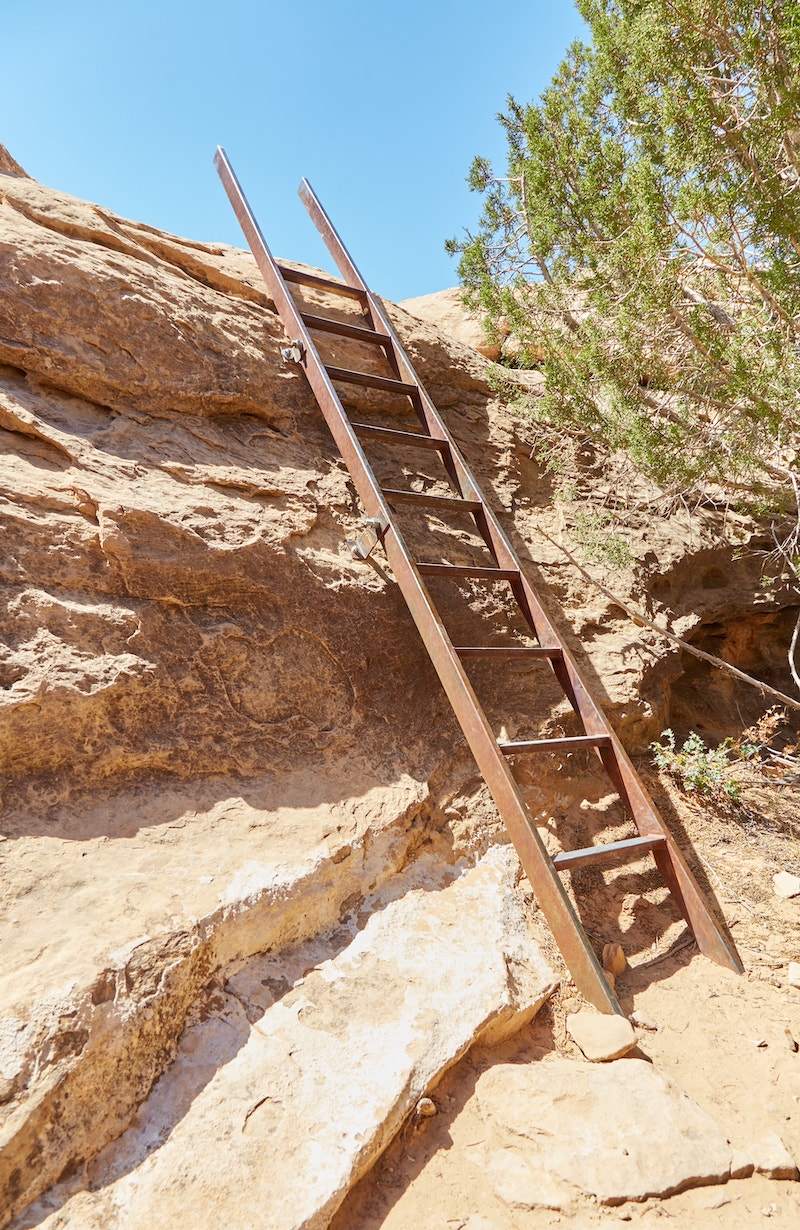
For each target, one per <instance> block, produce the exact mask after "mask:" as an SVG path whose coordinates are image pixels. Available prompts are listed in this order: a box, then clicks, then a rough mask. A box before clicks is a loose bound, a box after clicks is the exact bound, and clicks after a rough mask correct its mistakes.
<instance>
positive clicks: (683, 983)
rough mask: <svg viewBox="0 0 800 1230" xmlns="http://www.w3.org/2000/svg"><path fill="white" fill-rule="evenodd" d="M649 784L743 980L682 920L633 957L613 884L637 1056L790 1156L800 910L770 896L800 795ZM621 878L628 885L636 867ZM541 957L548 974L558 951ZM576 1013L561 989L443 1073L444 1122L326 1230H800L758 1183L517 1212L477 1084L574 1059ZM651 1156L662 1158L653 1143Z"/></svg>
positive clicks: (415, 1129) (781, 1200)
mask: <svg viewBox="0 0 800 1230" xmlns="http://www.w3.org/2000/svg"><path fill="white" fill-rule="evenodd" d="M651 785H652V786H653V788H654V793H655V794H656V798H657V802H658V803H659V805H660V806H662V807H664V809H665V811H667V812H671V813H672V815H673V817H675V818H677V822H678V823H679V824H680V825H681V826H682V827H683V828H684V829H685V831H686V833H687V835H688V836H689V838H690V840H691V842H692V844H693V846H694V849H695V851H696V854H697V856H698V861H699V866H698V863H697V862H696V864H695V865H696V867H698V870H699V872H700V874H702V873H703V871H705V873H706V876H707V882H708V884H709V885H710V887H711V888H712V891H713V893H714V896H715V897H716V901H717V903H718V904H719V906H720V907H721V909H722V911H723V913H724V915H725V918H726V921H727V923H728V926H729V928H730V930H731V934H732V935H733V936H734V937H735V939H736V943H737V945H738V947H739V951H740V954H741V957H742V959H743V962H744V965H745V974H744V976H741V977H740V976H737V975H735V974H732V973H730V972H728V971H726V970H723V969H720V968H718V967H717V966H715V965H713V964H712V963H711V962H709V961H707V960H706V959H705V958H703V957H702V956H701V955H699V953H698V952H697V950H696V948H695V947H694V945H693V944H692V943H691V941H689V942H687V939H688V937H687V933H686V931H685V928H684V927H683V924H682V923H681V922H678V921H674V920H673V921H670V920H669V919H666V920H665V921H667V926H666V928H664V929H663V930H662V931H661V934H660V936H659V938H658V939H657V940H656V941H655V943H654V944H652V946H651V947H650V949H649V950H647V949H646V948H643V947H642V946H641V945H639V951H638V952H634V951H632V949H633V948H635V947H636V946H637V945H636V944H634V943H633V942H630V943H629V942H626V939H625V912H626V909H627V910H628V912H629V913H630V912H631V895H630V894H628V895H623V894H622V893H621V892H615V891H614V885H613V879H612V878H611V877H607V879H608V880H609V883H608V884H607V886H606V887H607V889H610V892H608V893H607V898H608V899H610V901H611V903H612V906H614V907H616V912H615V917H614V918H613V919H612V918H611V916H610V915H609V914H607V919H606V921H607V924H609V926H610V925H611V923H614V924H615V925H616V927H617V929H618V931H619V932H620V934H621V939H622V942H623V946H624V947H626V949H627V951H628V955H629V958H630V959H631V966H630V968H629V969H628V970H627V971H626V973H625V974H624V975H623V976H622V977H621V978H620V980H619V982H618V986H617V989H618V993H619V995H620V1000H621V1002H622V1005H623V1008H624V1009H625V1011H628V1012H630V1011H633V1010H636V1011H637V1012H639V1013H644V1014H645V1015H646V1016H647V1017H648V1018H650V1020H651V1022H652V1023H653V1024H655V1025H657V1029H655V1030H641V1031H640V1046H639V1049H638V1051H636V1052H634V1055H637V1056H639V1057H642V1056H645V1057H647V1058H649V1059H650V1060H652V1062H653V1063H654V1064H656V1065H657V1066H658V1067H659V1068H660V1069H661V1070H662V1071H663V1072H665V1073H667V1074H668V1075H669V1076H671V1077H672V1078H673V1079H674V1080H675V1081H677V1083H678V1084H679V1085H680V1086H681V1088H682V1089H683V1090H685V1092H686V1093H688V1094H689V1095H690V1096H691V1097H692V1098H693V1099H695V1101H696V1102H697V1103H698V1104H699V1105H700V1106H701V1107H703V1109H705V1110H706V1111H707V1112H708V1113H709V1114H711V1115H712V1116H713V1118H714V1119H715V1120H716V1121H717V1122H718V1123H719V1124H720V1126H721V1127H722V1128H723V1129H724V1131H725V1133H726V1135H727V1136H728V1137H729V1139H730V1141H731V1143H732V1145H733V1146H734V1147H735V1148H738V1149H742V1150H744V1151H745V1152H747V1151H748V1149H749V1148H750V1147H751V1146H752V1145H753V1144H754V1143H755V1142H757V1141H758V1140H760V1139H761V1138H763V1137H764V1136H766V1135H767V1134H768V1133H772V1132H777V1133H778V1134H779V1135H780V1136H781V1137H782V1138H783V1140H784V1142H785V1144H786V1145H787V1147H788V1149H789V1150H790V1152H791V1153H792V1155H793V1156H794V1157H795V1159H800V1052H795V1051H794V1050H793V1049H792V1046H791V1042H790V1040H789V1039H788V1038H787V1035H786V1031H787V1030H788V1031H789V1033H790V1034H791V1035H792V1036H793V1038H794V1039H797V1040H798V1041H800V990H797V989H794V988H793V987H791V986H789V985H788V983H786V982H785V977H786V971H787V966H788V963H789V961H793V960H798V959H800V898H795V899H793V900H789V901H785V900H781V899H780V898H779V897H777V896H776V895H775V893H774V889H773V884H772V876H773V875H774V874H775V873H776V872H777V871H780V870H783V869H788V870H790V871H793V872H795V873H797V872H798V871H799V870H800V842H799V841H798V839H797V837H796V835H795V832H794V827H793V826H794V818H795V817H796V815H797V802H798V793H797V788H796V786H791V785H790V786H777V787H776V786H775V785H774V784H772V783H770V782H769V781H768V780H767V779H765V778H763V777H759V775H758V774H755V773H751V774H750V782H749V784H746V785H745V788H744V792H743V798H742V805H741V806H739V807H738V808H730V807H728V806H726V805H725V804H723V803H709V802H700V801H698V800H696V799H694V798H693V797H690V796H686V795H684V794H682V792H681V791H680V790H679V789H678V788H677V787H676V786H675V785H674V784H673V783H672V782H671V781H669V779H664V778H662V779H661V781H660V782H659V780H658V779H655V780H653V779H651ZM625 870H626V872H627V873H628V874H629V873H630V867H629V868H628V869H625ZM600 891H601V886H597V885H595V886H594V887H592V888H591V889H590V891H589V892H588V893H587V894H585V896H584V898H583V900H582V897H581V892H580V888H579V887H578V889H577V894H576V895H577V899H578V901H579V903H581V904H582V905H583V906H584V911H583V912H584V914H586V913H587V912H588V913H589V914H593V915H594V914H595V912H596V910H595V907H596V898H597V896H598V894H599V893H600ZM647 896H648V897H649V898H650V916H651V918H650V920H651V921H652V915H653V912H654V911H656V910H657V911H658V913H660V914H661V915H662V916H664V915H665V914H668V912H669V909H670V907H669V903H667V902H663V900H662V903H661V905H660V906H659V905H658V904H656V905H655V906H654V905H653V897H654V894H653V893H652V892H651V893H649V894H648V895H647ZM655 896H656V898H657V896H658V895H657V894H655ZM639 900H640V901H642V902H643V901H645V898H640V899H639ZM620 904H621V908H620ZM606 909H607V910H608V909H609V906H608V903H607V905H606ZM634 910H635V902H634ZM644 913H645V916H647V910H645V911H644ZM607 933H609V934H610V931H608V932H607ZM628 935H629V937H630V939H631V941H632V940H633V938H634V937H635V936H637V935H638V932H637V931H636V929H635V928H632V927H631V928H629V930H628ZM548 958H549V959H550V960H552V961H556V962H557V956H556V954H555V953H554V952H553V951H550V952H548ZM580 1006H581V1002H580V998H579V996H578V995H577V994H576V993H575V992H574V990H572V989H571V988H570V987H569V985H568V984H564V986H563V988H562V990H561V991H560V992H559V993H558V994H557V996H556V998H555V999H554V1000H553V1001H552V1002H551V1005H550V1006H549V1007H548V1008H547V1009H546V1010H544V1011H543V1012H542V1013H540V1014H539V1016H538V1017H537V1019H536V1021H535V1022H533V1024H532V1025H531V1026H530V1027H529V1028H528V1029H527V1030H525V1031H523V1033H522V1034H521V1035H517V1037H516V1038H515V1039H513V1040H511V1041H510V1042H508V1043H506V1044H505V1046H504V1047H503V1048H502V1049H501V1050H496V1049H495V1050H492V1051H486V1050H475V1051H473V1052H472V1053H471V1054H470V1055H469V1056H468V1057H467V1059H466V1060H465V1061H463V1062H462V1063H461V1064H459V1065H458V1066H457V1067H456V1068H455V1069H452V1070H451V1071H450V1072H449V1073H448V1074H447V1075H446V1076H445V1078H444V1079H443V1080H442V1082H441V1083H440V1085H439V1086H438V1088H437V1089H436V1090H435V1091H434V1095H433V1097H434V1101H435V1103H436V1106H437V1110H438V1113H437V1114H436V1115H435V1116H434V1117H432V1118H429V1119H421V1120H419V1121H418V1122H416V1123H415V1122H413V1121H412V1122H409V1123H408V1124H407V1125H406V1127H405V1129H404V1130H403V1132H402V1133H401V1134H400V1135H399V1136H398V1137H397V1138H396V1139H395V1141H394V1142H393V1143H392V1145H391V1146H390V1148H389V1149H388V1150H387V1151H386V1153H385V1154H384V1155H383V1157H382V1158H381V1160H380V1161H379V1163H378V1164H377V1165H376V1166H375V1167H374V1168H373V1169H372V1171H371V1172H370V1173H369V1174H368V1175H366V1176H365V1177H364V1178H363V1179H362V1181H361V1183H360V1184H359V1185H358V1187H356V1188H355V1189H354V1191H353V1192H352V1193H351V1195H350V1197H349V1199H348V1200H347V1201H346V1203H345V1205H344V1206H343V1207H342V1208H341V1209H340V1211H339V1213H338V1215H337V1217H336V1219H335V1221H334V1222H333V1226H332V1230H377V1228H378V1227H380V1228H381V1230H409V1227H420V1228H423V1227H424V1228H425V1230H427V1228H428V1227H442V1228H443V1230H540V1228H541V1227H545V1226H557V1225H561V1226H565V1227H567V1226H569V1227H583V1226H586V1227H593V1226H607V1227H613V1226H621V1225H628V1224H636V1223H639V1222H641V1223H643V1224H645V1225H647V1224H654V1225H655V1224H660V1223H661V1222H662V1221H663V1222H664V1223H667V1222H670V1221H671V1222H672V1224H674V1225H677V1226H681V1227H687V1230H694V1227H698V1228H699V1227H702V1228H703V1230H706V1227H715V1228H716V1227H720V1228H723V1227H724V1228H731V1230H732V1228H734V1227H735V1228H736V1230H744V1228H746V1227H752V1226H760V1225H762V1224H766V1223H767V1222H768V1223H769V1224H770V1225H775V1226H782V1227H793V1228H794V1227H798V1226H800V1183H798V1182H794V1181H789V1180H773V1179H768V1178H766V1177H764V1176H763V1175H760V1174H755V1175H753V1176H751V1177H750V1178H746V1179H740V1180H731V1181H730V1182H728V1183H727V1184H724V1185H720V1186H705V1187H700V1188H695V1189H693V1190H688V1191H683V1192H680V1193H678V1194H676V1195H673V1196H671V1197H669V1198H665V1199H649V1200H646V1201H644V1202H640V1203H633V1202H628V1203H626V1204H623V1205H620V1206H617V1207H613V1208H610V1207H604V1206H601V1205H600V1204H598V1203H597V1202H596V1201H593V1200H592V1199H586V1198H584V1199H582V1200H580V1201H579V1202H578V1203H577V1204H575V1205H573V1206H572V1207H571V1208H568V1209H541V1208H539V1209H529V1208H512V1207H510V1206H509V1205H508V1204H506V1203H504V1202H502V1201H501V1200H500V1199H499V1198H498V1196H497V1195H496V1193H495V1191H494V1188H493V1186H492V1184H491V1182H490V1181H489V1179H488V1176H487V1175H486V1174H485V1173H484V1171H483V1170H482V1169H481V1166H480V1162H479V1146H480V1144H481V1142H482V1141H483V1139H484V1137H485V1133H486V1125H485V1124H484V1123H483V1122H482V1120H481V1118H480V1115H479V1113H478V1108H477V1103H476V1098H475V1094H474V1090H475V1083H476V1080H477V1078H478V1077H479V1075H480V1074H481V1073H482V1072H483V1071H485V1070H486V1069H487V1068H489V1067H491V1066H492V1065H493V1064H497V1063H509V1062H511V1063H519V1064H525V1063H534V1062H536V1061H537V1059H540V1058H541V1057H542V1056H543V1055H545V1054H546V1053H547V1052H550V1051H553V1050H556V1051H558V1052H559V1053H561V1054H564V1055H577V1054H578V1052H577V1050H576V1048H575V1046H574V1044H573V1043H572V1042H571V1040H570V1038H569V1035H568V1033H567V1030H566V1015H567V1013H568V1012H571V1011H574V1010H575V1009H576V1008H578V1007H580ZM617 1062H618V1063H625V1060H624V1059H623V1060H618V1061H617ZM652 1144H653V1148H654V1149H658V1147H659V1145H658V1139H657V1137H654V1139H653V1142H652Z"/></svg>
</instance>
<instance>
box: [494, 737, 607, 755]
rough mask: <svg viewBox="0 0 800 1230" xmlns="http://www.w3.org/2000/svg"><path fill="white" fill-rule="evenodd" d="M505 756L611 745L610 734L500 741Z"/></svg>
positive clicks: (570, 750) (572, 750)
mask: <svg viewBox="0 0 800 1230" xmlns="http://www.w3.org/2000/svg"><path fill="white" fill-rule="evenodd" d="M497 746H498V747H499V748H500V751H501V752H502V753H503V755H504V756H519V755H520V754H521V753H522V752H575V751H578V750H579V749H580V748H583V747H596V748H601V747H611V736H610V735H572V736H567V737H566V738H562V739H522V740H520V741H519V742H518V743H498V745H497Z"/></svg>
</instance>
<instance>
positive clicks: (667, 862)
mask: <svg viewBox="0 0 800 1230" xmlns="http://www.w3.org/2000/svg"><path fill="white" fill-rule="evenodd" d="M300 196H301V198H302V200H303V203H304V204H305V206H306V209H307V210H308V212H309V214H310V215H311V218H312V220H313V222H314V224H315V226H316V227H317V229H318V231H319V232H320V234H321V235H322V238H323V240H324V241H325V244H326V246H327V247H328V250H329V251H330V253H331V255H332V256H333V259H334V261H335V263H336V265H337V267H338V268H339V270H340V272H341V273H342V275H343V276H344V277H345V279H346V280H347V279H353V280H354V284H355V285H358V287H359V288H360V289H362V290H364V291H365V292H366V294H367V296H368V300H367V301H368V304H369V308H370V311H371V314H372V317H373V323H374V324H375V325H376V327H380V328H381V329H382V331H384V332H386V333H388V334H389V335H390V336H391V337H392V340H393V341H394V346H395V352H396V354H397V358H398V368H399V370H400V372H401V375H402V378H403V379H405V380H407V381H408V382H409V383H411V382H416V384H417V385H418V387H419V390H420V400H421V405H422V409H423V413H424V416H425V419H426V422H427V424H428V428H429V430H430V432H431V434H432V435H442V436H444V437H445V438H446V439H448V440H449V441H450V445H451V457H452V460H453V464H454V467H455V469H456V471H457V474H458V479H459V484H458V485H459V488H460V490H461V493H462V495H463V496H464V497H465V498H468V499H477V500H480V501H481V502H482V504H483V512H482V514H481V521H482V522H483V523H484V524H485V526H486V528H487V530H488V538H487V546H488V547H489V549H490V551H491V552H492V553H493V554H494V556H495V559H496V560H497V562H498V564H499V566H500V567H505V568H516V569H518V570H519V573H520V582H521V586H522V590H523V594H524V598H525V603H524V605H523V604H520V605H521V609H522V613H523V615H525V616H526V617H528V618H529V622H531V624H532V627H533V629H534V631H535V633H536V636H537V638H538V640H539V642H540V644H542V645H558V646H559V647H560V648H561V649H562V651H563V658H562V662H563V667H562V663H561V662H559V663H551V665H552V666H553V669H554V670H556V673H557V674H559V673H562V675H563V678H562V679H560V682H561V683H562V687H564V691H565V692H566V695H567V697H568V699H569V700H570V701H571V702H572V703H573V704H574V707H575V709H576V711H577V712H578V714H579V716H580V718H581V720H582V722H583V725H584V729H585V730H586V732H587V734H608V735H610V736H611V739H612V746H611V748H610V749H608V750H607V751H606V754H605V755H604V756H603V763H604V766H605V768H606V771H607V772H608V774H609V777H610V778H611V781H612V783H613V785H614V786H615V787H617V789H619V791H620V794H621V795H622V797H623V800H626V801H628V802H629V805H630V812H631V816H632V819H633V821H634V823H635V825H636V828H637V830H638V832H639V833H640V834H641V835H642V836H664V837H666V839H667V841H666V848H663V849H659V850H654V852H653V853H654V857H655V860H656V864H657V866H658V869H659V871H660V873H661V875H662V877H663V879H664V880H665V882H666V884H667V886H668V888H669V889H670V891H671V892H672V894H673V896H674V897H675V900H676V903H677V904H678V906H679V907H680V908H681V912H682V913H683V915H684V917H685V918H686V920H687V922H688V923H689V925H690V927H691V928H692V930H693V931H694V934H695V938H696V940H697V943H698V946H699V947H700V950H701V951H702V952H704V953H705V954H706V955H707V956H709V957H711V958H712V959H714V960H716V961H718V962H719V963H720V964H722V965H725V966H728V967H729V968H731V969H734V970H736V971H737V972H741V970H742V968H743V967H742V963H741V960H740V958H739V954H738V953H737V952H736V949H735V947H734V946H733V945H731V944H730V943H729V941H728V939H727V937H726V935H725V933H724V931H723V929H722V927H721V926H720V924H719V922H718V921H717V918H716V916H715V915H714V914H713V912H712V911H711V910H710V909H709V907H708V905H707V904H706V902H705V900H704V898H703V896H702V894H701V893H700V890H699V887H698V885H697V883H696V881H695V878H694V876H693V874H692V872H691V870H690V868H689V866H688V864H687V862H686V859H685V858H684V856H683V854H682V852H681V851H680V849H679V847H678V845H677V843H676V841H675V839H674V837H673V836H672V834H671V832H670V831H669V829H667V828H666V826H665V825H664V823H663V821H662V819H661V817H660V816H659V814H658V811H657V810H656V807H655V805H654V803H653V801H652V799H651V798H650V796H649V794H648V792H647V791H646V789H645V787H644V785H643V783H642V781H641V779H640V777H639V775H638V773H637V772H636V769H635V768H634V766H633V764H632V762H631V760H630V758H629V756H628V754H627V752H626V751H625V749H624V747H623V746H622V743H621V741H620V739H619V736H618V735H617V733H616V731H615V730H614V728H613V727H612V726H611V724H610V722H609V720H608V718H607V716H606V714H605V713H604V712H603V710H602V709H601V708H600V707H599V705H598V704H597V703H596V702H595V700H594V698H593V697H592V696H591V694H590V692H589V690H588V688H587V686H586V684H585V682H584V680H583V677H582V675H581V673H580V671H579V669H578V666H577V663H576V662H575V660H574V658H573V657H572V654H571V653H570V652H569V649H568V648H567V646H566V645H565V643H564V641H563V639H562V637H561V635H560V634H559V632H558V630H557V629H556V628H555V626H554V625H553V623H552V621H551V619H550V617H549V615H548V614H547V612H546V611H545V609H544V607H543V606H542V604H541V601H540V600H539V597H538V595H537V593H536V591H535V590H534V588H533V586H532V585H531V583H530V582H529V580H528V578H527V577H526V575H525V573H524V571H523V570H522V566H521V564H520V561H519V558H518V556H517V553H516V551H515V550H514V548H513V546H512V545H511V542H510V540H509V539H508V537H507V535H506V533H505V531H504V530H503V529H502V527H501V525H500V523H499V521H498V520H497V517H496V516H495V514H494V512H493V510H492V509H491V508H490V506H489V505H488V504H487V503H486V501H485V499H484V498H483V494H482V492H481V489H480V487H479V486H478V483H477V481H476V479H475V477H474V475H473V474H472V471H471V470H470V467H469V465H468V464H467V461H466V459H465V458H464V456H463V454H462V453H461V452H460V450H459V448H458V446H457V445H456V443H455V441H454V440H453V438H452V435H451V433H450V431H449V430H448V428H447V426H446V424H445V423H444V420H443V419H442V417H441V415H440V414H439V412H438V410H437V408H436V406H435V405H434V403H433V401H432V399H431V398H430V396H429V394H428V392H427V390H426V389H425V387H424V385H423V384H422V382H421V381H420V379H419V377H418V375H417V373H416V371H415V370H414V366H413V364H412V363H411V360H410V359H409V357H408V355H407V354H406V352H405V350H404V348H403V345H402V343H401V341H400V339H399V337H398V336H397V332H396V330H395V328H394V326H393V324H392V322H391V320H390V319H389V317H388V315H387V313H386V312H385V310H384V308H383V306H382V304H381V303H380V301H379V300H378V299H377V297H376V296H375V295H374V294H373V292H372V291H371V290H370V288H369V287H368V286H367V284H366V282H365V281H364V279H363V277H362V275H361V273H360V272H359V270H358V268H357V266H356V264H355V262H354V261H353V259H352V257H351V256H350V254H349V252H348V250H347V248H346V247H345V245H344V243H343V242H342V239H341V237H340V236H339V234H338V232H337V231H336V228H335V227H334V226H333V223H332V222H331V220H330V219H329V218H328V215H327V214H326V212H325V210H324V208H323V207H322V204H321V203H320V201H319V200H318V198H317V196H316V194H315V193H314V191H313V189H312V188H311V185H310V184H309V182H308V180H307V179H304V180H303V181H302V184H301V187H300ZM526 606H527V607H528V610H527V611H526V609H525V607H526ZM476 759H477V757H476Z"/></svg>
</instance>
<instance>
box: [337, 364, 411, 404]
mask: <svg viewBox="0 0 800 1230" xmlns="http://www.w3.org/2000/svg"><path fill="white" fill-rule="evenodd" d="M325 371H326V372H327V373H328V375H329V376H330V378H331V380H341V381H342V383H344V384H360V385H363V386H364V387H365V388H368V389H381V390H382V391H383V392H384V393H397V394H402V396H403V397H418V396H419V387H418V386H417V385H416V384H410V383H408V382H407V381H404V380H391V379H390V378H389V377H388V376H374V375H373V374H372V372H352V371H350V370H349V369H348V368H346V367H328V366H327V365H326V366H325Z"/></svg>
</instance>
